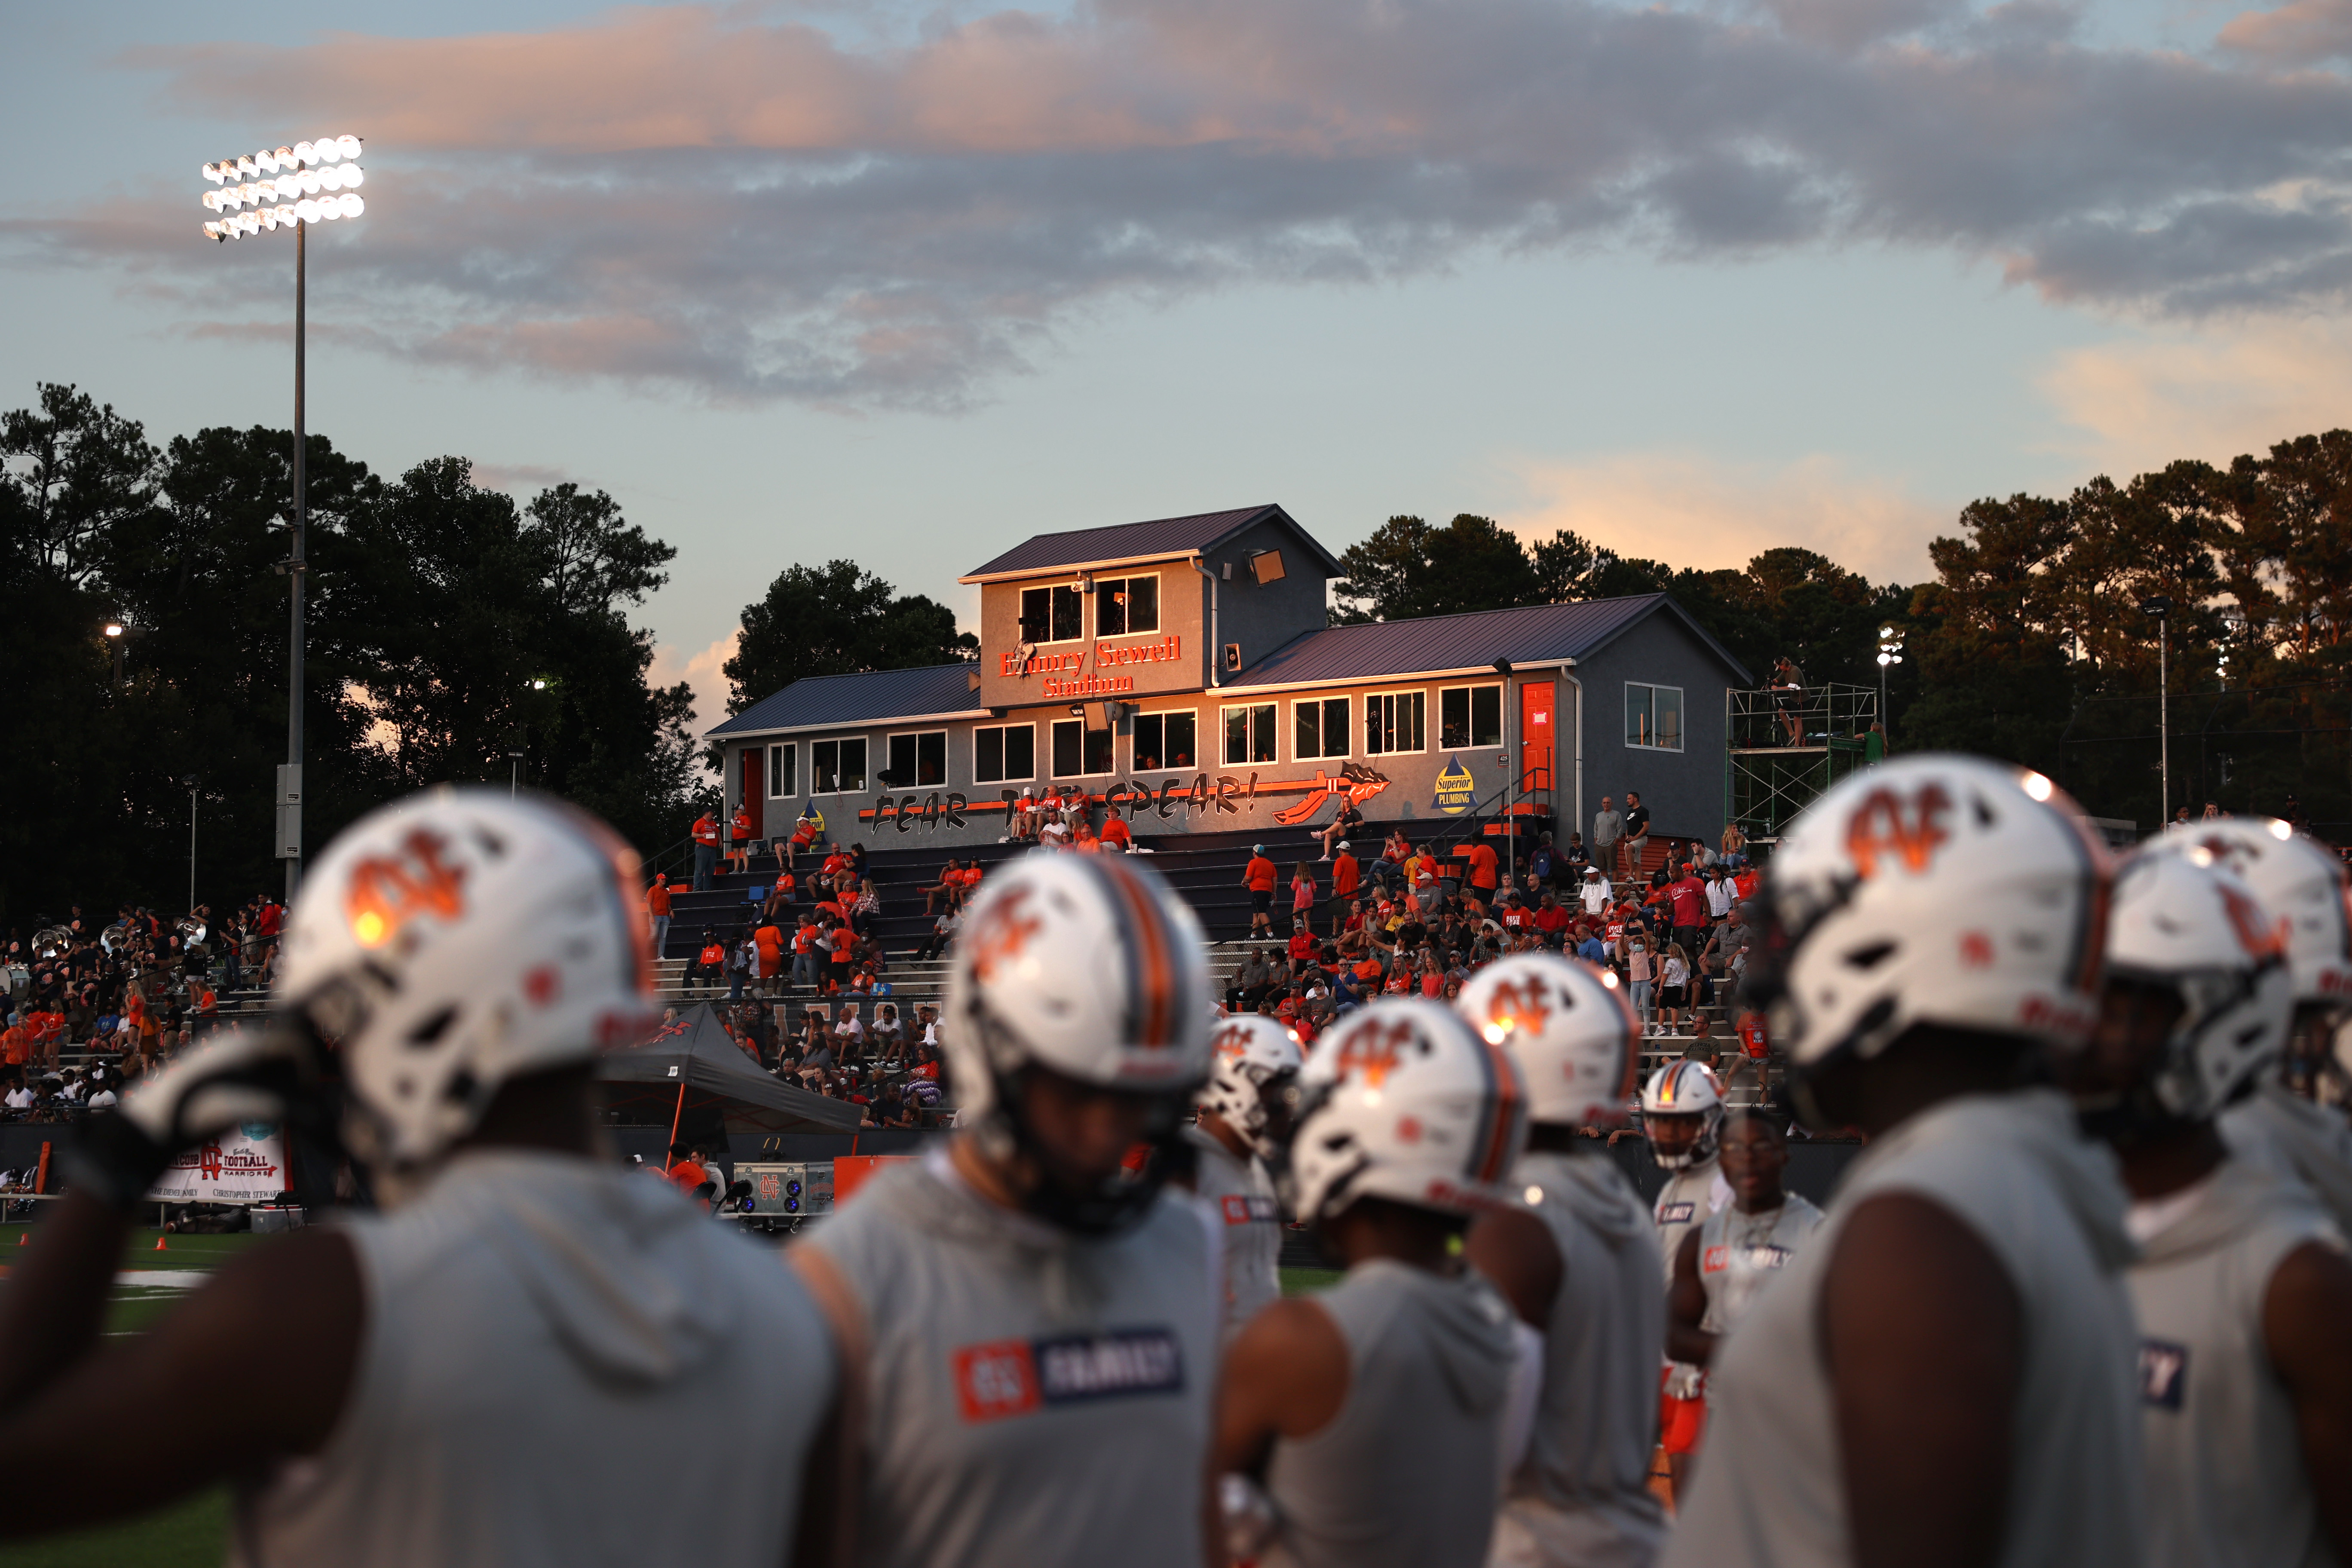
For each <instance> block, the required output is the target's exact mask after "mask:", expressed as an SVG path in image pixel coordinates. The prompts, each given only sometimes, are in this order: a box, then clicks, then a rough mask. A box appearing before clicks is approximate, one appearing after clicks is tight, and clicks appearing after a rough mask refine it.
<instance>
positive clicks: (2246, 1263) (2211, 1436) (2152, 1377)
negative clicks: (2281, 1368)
mask: <svg viewBox="0 0 2352 1568" xmlns="http://www.w3.org/2000/svg"><path fill="white" fill-rule="evenodd" d="M2149 1207H2150V1208H2158V1207H2159V1205H2149ZM2313 1241H2319V1242H2325V1243H2327V1244H2329V1245H2331V1246H2341V1245H2342V1240H2341V1237H2338V1236H2337V1234H2336V1227H2335V1226H2333V1225H2332V1224H2330V1223H2329V1221H2328V1217H2327V1215H2326V1212H2325V1211H2324V1210H2322V1209H2321V1208H2320V1206H2319V1205H2318V1203H2317V1202H2316V1201H2315V1199H2314V1198H2313V1197H2312V1195H2311V1194H2310V1193H2309V1191H2308V1190H2307V1189H2305V1188H2304V1187H2302V1186H2301V1185H2299V1184H2289V1183H2283V1182H2278V1181H2274V1180H2273V1179H2272V1178H2271V1177H2270V1176H2269V1175H2268V1174H2266V1173H2263V1172H2262V1171H2258V1170H2256V1169H2254V1168H2253V1167H2252V1166H2250V1165H2247V1164H2245V1163H2242V1162H2240V1161H2237V1160H2231V1161H2227V1162H2225V1163H2223V1164H2222V1166H2221V1169H2220V1170H2219V1171H2218V1172H2216V1173H2214V1175H2213V1176H2212V1177H2211V1178H2210V1180H2209V1181H2208V1182H2207V1184H2205V1185H2204V1187H2203V1188H2202V1190H2201V1191H2200V1192H2199V1193H2198V1194H2196V1195H2195V1197H2194V1199H2193V1202H2192V1204H2191V1206H2189V1208H2188V1209H2186V1210H2185V1211H2184V1212H2180V1213H2178V1214H2173V1215H2169V1216H2168V1219H2167V1221H2166V1222H2165V1223H2164V1224H2163V1226H2162V1228H2161V1229H2159V1230H2158V1231H2156V1233H2155V1234H2154V1235H2152V1236H2148V1237H2147V1238H2146V1249H2145V1250H2144V1251H2143V1252H2142V1254H2141V1256H2140V1260H2139V1262H2138V1263H2137V1264H2135V1265H2134V1266H2133V1268H2132V1270H2131V1273H2130V1274H2129V1276H2127V1279H2128V1281H2129V1283H2130V1286H2131V1297H2132V1306H2133V1307H2134V1308H2135V1309H2136V1310H2137V1312H2138V1314H2139V1334H2140V1338H2139V1367H2140V1379H2141V1383H2140V1399H2141V1407H2140V1408H2141V1421H2142V1428H2141V1429H2142V1431H2143V1432H2144V1434H2145V1435H2146V1437H2147V1479H2148V1509H2149V1513H2148V1543H2149V1547H2150V1553H2149V1556H2148V1563H2149V1564H2150V1568H2223V1565H2225V1564H2226V1565H2227V1568H2306V1565H2311V1568H2317V1565H2318V1564H2322V1563H2331V1562H2333V1560H2334V1559H2333V1557H2332V1556H2331V1554H2330V1553H2329V1552H2328V1550H2327V1548H2326V1543H2325V1542H2324V1541H2323V1539H2322V1537H2321V1535H2320V1531H2319V1521H2318V1516H2317V1514H2316V1513H2315V1510H2314V1508H2313V1504H2312V1495H2311V1480H2310V1476H2309V1473H2308V1471H2306V1470H2305V1467H2304V1462H2303V1444H2302V1439H2301V1437H2300V1436H2299V1434H2298V1432H2297V1429H2296V1424H2295V1413H2294V1405H2292V1404H2291V1403H2290V1402H2289V1400H2288V1398H2287V1393H2286V1390H2285V1388H2284V1386H2282V1385H2281V1384H2280V1383H2279V1380H2278V1374H2277V1373H2275V1372H2273V1370H2272V1367H2271V1361H2270V1353H2269V1351H2268V1349H2267V1346H2266V1344H2265V1342H2264V1339H2263V1303H2264V1301H2265V1300H2266V1298H2267V1297H2268V1294H2269V1290H2270V1282H2271V1276H2272V1275H2273V1273H2275V1272H2276V1271H2277V1268H2278V1266H2279V1264H2280V1263H2281V1261H2283V1260H2284V1258H2286V1256H2287V1255H2288V1254H2289V1253H2291V1252H2293V1251H2294V1250H2295V1249H2296V1248H2297V1247H2302V1246H2304V1245H2305V1243H2307V1242H2313Z"/></svg>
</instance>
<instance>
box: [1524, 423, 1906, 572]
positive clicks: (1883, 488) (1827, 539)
mask: <svg viewBox="0 0 2352 1568" xmlns="http://www.w3.org/2000/svg"><path fill="white" fill-rule="evenodd" d="M1509 467H1510V468H1511V469H1512V471H1513V472H1514V473H1515V474H1516V476H1517V479H1518V482H1519V483H1520V485H1521V486H1522V487H1523V489H1524V490H1525V493H1526V496H1527V500H1526V501H1525V502H1524V503H1523V504H1522V505H1521V506H1519V507H1517V508H1516V509H1513V510H1506V511H1505V512H1504V513H1503V514H1502V516H1501V517H1500V519H1499V520H1498V521H1501V522H1503V523H1504V524H1505V525H1506V526H1507V527H1508V528H1510V529H1511V530H1512V531H1514V532H1516V533H1517V534H1518V535H1519V536H1520V537H1521V538H1523V539H1549V538H1550V537H1551V534H1552V532H1553V531H1554V530H1556V529H1561V528H1565V529H1570V530H1573V531H1575V532H1577V533H1580V534H1581V535H1583V536H1584V537H1585V538H1586V539H1589V540H1591V542H1593V543H1595V544H1599V545H1603V546H1605V547H1607V548H1608V549H1610V550H1612V551H1615V552H1617V553H1618V554H1620V555H1624V556H1633V557H1639V558H1641V559H1643V560H1649V561H1663V562H1664V563H1667V564H1668V565H1670V566H1677V567H1682V566H1687V567H1693V568H1696V569H1697V570H1700V571H1715V570H1719V569H1725V568H1737V567H1742V566H1745V565H1747V564H1748V562H1749V561H1750V560H1752V559H1754V558H1755V556H1756V555H1758V554H1759V552H1763V551H1766V550H1770V549H1774V548H1776V547H1778V546H1781V545H1790V544H1794V545H1801V546H1802V547H1804V548H1805V549H1808V550H1814V551H1819V552H1821V553H1822V554H1823V555H1826V556H1828V557H1829V558H1830V559H1831V560H1832V561H1834V562H1836V563H1838V564H1839V565H1841V566H1843V567H1845V568H1847V569H1848V570H1850V571H1854V572H1859V573H1861V574H1863V575H1864V576H1865V577H1868V578H1869V579H1871V580H1872V581H1873V582H1897V583H1912V582H1916V581H1918V580H1919V579H1920V578H1922V577H1925V576H1927V575H1928V565H1927V541H1929V540H1930V539H1933V538H1934V537H1935V536H1936V535H1937V534H1938V533H1947V532H1949V531H1951V529H1952V523H1953V509H1951V508H1948V507H1939V506H1937V505H1934V504H1932V503H1930V502H1928V501H1926V500H1921V499H1919V498H1918V497H1916V496H1914V495H1912V494H1910V493H1909V492H1908V491H1906V489H1904V488H1903V487H1902V486H1900V485H1898V484H1895V483H1893V482H1891V481H1888V480H1885V479H1873V478H1870V477H1868V476H1866V475H1862V474H1857V473H1855V472H1853V470H1852V468H1850V467H1849V466H1848V465H1847V464H1845V463H1843V462H1842V461H1840V460H1839V459H1837V458H1828V457H1812V458H1802V459H1800V460H1799V461H1796V462H1793V463H1769V464H1768V463H1744V464H1743V463H1727V462H1722V461H1718V460H1717V459H1715V458H1708V457H1706V456H1703V455H1700V454H1697V453H1693V452H1676V451H1653V452H1634V453H1625V454H1621V455H1618V456H1612V457H1608V458H1595V459H1591V460H1587V461H1562V460H1559V459H1550V458H1525V459H1520V460H1518V461H1517V462H1514V463H1512V464H1510V465H1509Z"/></svg>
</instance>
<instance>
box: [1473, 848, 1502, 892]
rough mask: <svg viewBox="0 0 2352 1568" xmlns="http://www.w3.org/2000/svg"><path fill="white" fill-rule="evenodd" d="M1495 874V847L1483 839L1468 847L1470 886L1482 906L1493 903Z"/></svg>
mask: <svg viewBox="0 0 2352 1568" xmlns="http://www.w3.org/2000/svg"><path fill="white" fill-rule="evenodd" d="M1495 882H1496V864H1495V847H1494V846H1493V845H1491V844H1489V843H1487V842H1486V840H1484V839H1480V840H1479V841H1478V842H1477V843H1475V844H1473V845H1472V846H1470V885H1471V886H1472V887H1474V888H1475V889H1478V901H1479V902H1480V903H1482V904H1491V903H1493V902H1494V901H1495Z"/></svg>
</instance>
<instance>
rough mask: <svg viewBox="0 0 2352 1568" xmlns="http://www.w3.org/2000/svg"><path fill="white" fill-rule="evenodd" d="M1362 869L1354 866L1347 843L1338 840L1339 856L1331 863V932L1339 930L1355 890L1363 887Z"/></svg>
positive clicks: (1354, 895) (1344, 840) (1354, 862)
mask: <svg viewBox="0 0 2352 1568" xmlns="http://www.w3.org/2000/svg"><path fill="white" fill-rule="evenodd" d="M1363 876H1364V872H1363V868H1362V867H1360V866H1359V865H1357V864H1356V857H1355V856H1354V854H1353V853H1351V852H1350V850H1349V844H1348V841H1347V840H1346V839H1344V838H1342V839H1341V840H1339V856H1338V858H1335V859H1334V860H1333V861H1332V862H1331V929H1332V930H1333V931H1338V930H1339V921H1341V920H1342V919H1343V918H1345V916H1346V915H1347V913H1348V906H1349V904H1350V903H1351V902H1353V901H1354V900H1355V897H1356V890H1357V889H1359V888H1360V887H1362V886H1363Z"/></svg>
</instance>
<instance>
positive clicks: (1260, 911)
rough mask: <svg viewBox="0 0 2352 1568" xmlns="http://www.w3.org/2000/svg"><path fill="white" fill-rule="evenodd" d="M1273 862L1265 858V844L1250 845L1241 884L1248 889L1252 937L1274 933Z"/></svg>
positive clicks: (1250, 932) (1267, 935) (1268, 935)
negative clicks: (1247, 862)
mask: <svg viewBox="0 0 2352 1568" xmlns="http://www.w3.org/2000/svg"><path fill="white" fill-rule="evenodd" d="M1274 878H1275V870H1274V862H1273V861H1271V860H1269V859H1267V858H1265V845H1263V844H1253V845H1251V846H1250V858H1249V864H1248V865H1246V866H1244V867H1243V868H1242V886H1243V887H1244V888H1247V889H1249V900H1250V925H1249V934H1250V936H1251V937H1253V938H1256V937H1261V936H1266V937H1270V936H1272V935H1273V934H1274Z"/></svg>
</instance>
